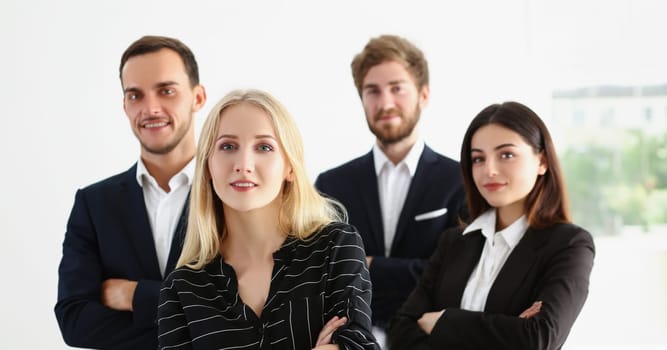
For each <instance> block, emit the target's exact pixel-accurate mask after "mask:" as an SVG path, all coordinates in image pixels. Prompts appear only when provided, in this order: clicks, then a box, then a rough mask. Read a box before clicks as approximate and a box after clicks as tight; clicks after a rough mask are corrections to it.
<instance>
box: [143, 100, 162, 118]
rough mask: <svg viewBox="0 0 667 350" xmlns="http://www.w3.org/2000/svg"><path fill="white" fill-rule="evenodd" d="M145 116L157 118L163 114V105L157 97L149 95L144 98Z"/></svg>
mask: <svg viewBox="0 0 667 350" xmlns="http://www.w3.org/2000/svg"><path fill="white" fill-rule="evenodd" d="M143 107H144V108H143V110H144V114H145V115H149V116H156V115H160V114H161V113H162V105H161V104H160V101H159V99H158V98H157V96H152V95H148V96H146V97H145V98H144V106H143Z"/></svg>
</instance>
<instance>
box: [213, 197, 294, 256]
mask: <svg viewBox="0 0 667 350" xmlns="http://www.w3.org/2000/svg"><path fill="white" fill-rule="evenodd" d="M278 205H279V202H278V201H277V200H276V201H274V202H273V203H271V204H269V205H268V206H266V207H264V208H260V209H255V210H252V211H248V212H239V211H236V210H234V209H232V208H230V207H228V206H226V205H224V204H223V210H224V215H225V229H226V235H225V239H224V240H223V242H222V244H221V246H220V250H221V253H222V254H223V256H225V260H227V259H233V260H236V259H235V258H238V257H241V258H243V259H249V260H265V259H266V258H267V257H272V256H273V253H274V252H275V251H277V250H278V249H279V248H280V246H282V244H283V242H284V241H285V234H283V233H281V232H280V231H279V229H278V215H279V206H278Z"/></svg>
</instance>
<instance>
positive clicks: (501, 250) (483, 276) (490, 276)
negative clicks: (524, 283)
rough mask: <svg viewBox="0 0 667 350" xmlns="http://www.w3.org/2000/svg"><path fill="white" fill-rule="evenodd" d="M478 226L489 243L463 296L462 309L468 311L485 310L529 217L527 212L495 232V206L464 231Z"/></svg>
mask: <svg viewBox="0 0 667 350" xmlns="http://www.w3.org/2000/svg"><path fill="white" fill-rule="evenodd" d="M479 229H481V230H482V234H483V235H484V237H486V242H485V243H484V249H483V250H482V256H481V257H480V258H479V262H478V263H477V266H476V267H475V269H474V270H473V271H472V274H471V275H470V278H469V279H468V284H467V285H466V288H465V291H464V292H463V298H462V299H461V309H464V310H469V311H484V308H485V306H486V298H487V296H488V295H489V290H490V289H491V286H492V285H493V282H494V281H495V280H496V277H497V276H498V272H500V270H501V269H502V267H503V265H504V264H505V261H507V257H508V256H509V255H510V253H512V250H513V249H514V247H516V245H517V244H518V243H519V241H520V240H521V238H522V237H523V235H524V234H525V233H526V230H527V229H528V220H527V219H526V216H525V215H524V216H522V217H520V218H518V219H517V220H516V221H514V222H513V223H512V224H511V225H509V226H507V227H506V228H505V229H503V230H501V231H498V232H496V209H491V210H488V211H487V212H485V213H484V214H482V215H480V216H479V217H477V219H475V220H474V221H473V222H472V223H471V224H470V225H468V227H466V229H465V230H464V231H463V234H464V235H465V234H468V233H470V232H472V231H476V230H479Z"/></svg>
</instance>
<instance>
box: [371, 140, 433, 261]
mask: <svg viewBox="0 0 667 350" xmlns="http://www.w3.org/2000/svg"><path fill="white" fill-rule="evenodd" d="M435 160H436V157H435V153H434V152H433V151H432V150H431V149H430V148H429V147H428V146H426V145H425V146H424V151H423V152H422V155H421V156H420V157H419V163H418V164H417V170H416V171H415V175H414V176H413V177H412V181H410V188H409V189H408V195H407V196H406V197H405V203H403V209H401V216H400V217H399V218H398V223H397V225H396V233H395V234H394V241H393V242H392V244H391V250H392V251H393V250H394V249H395V248H396V245H398V244H400V243H399V242H401V240H402V239H404V238H405V237H404V236H406V235H407V228H408V226H409V224H410V223H411V222H412V221H414V219H415V218H414V214H415V211H416V210H415V207H416V206H417V205H419V203H421V198H423V197H424V192H425V191H426V190H427V189H428V187H429V185H431V184H432V183H433V181H432V179H428V175H429V172H430V171H429V169H430V167H431V165H432V164H433V162H434V161H435ZM376 186H377V185H376ZM376 192H377V191H376ZM378 202H379V200H378ZM408 239H414V237H408Z"/></svg>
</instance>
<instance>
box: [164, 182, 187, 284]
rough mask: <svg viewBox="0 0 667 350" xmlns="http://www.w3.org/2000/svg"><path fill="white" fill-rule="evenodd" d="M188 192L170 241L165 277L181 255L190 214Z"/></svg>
mask: <svg viewBox="0 0 667 350" xmlns="http://www.w3.org/2000/svg"><path fill="white" fill-rule="evenodd" d="M189 209H190V192H188V196H187V197H186V198H185V204H183V211H182V212H181V218H180V219H179V220H178V225H176V231H174V237H173V239H172V241H171V248H170V249H169V259H168V260H167V267H166V269H165V272H164V275H165V277H166V276H167V274H169V273H170V272H171V271H173V270H174V268H175V267H176V263H177V262H178V258H179V257H180V255H181V250H182V249H183V241H184V240H185V232H186V230H187V226H188V213H189V212H190V210H189Z"/></svg>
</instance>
